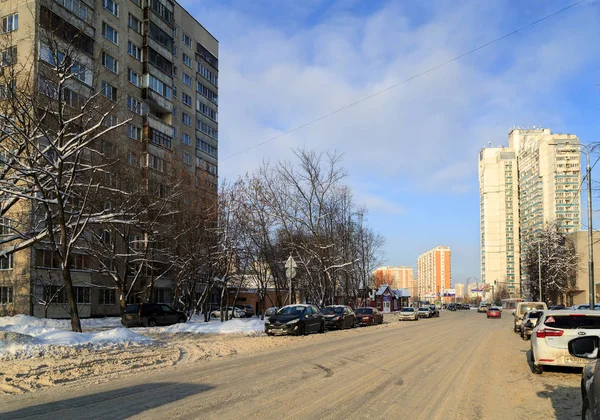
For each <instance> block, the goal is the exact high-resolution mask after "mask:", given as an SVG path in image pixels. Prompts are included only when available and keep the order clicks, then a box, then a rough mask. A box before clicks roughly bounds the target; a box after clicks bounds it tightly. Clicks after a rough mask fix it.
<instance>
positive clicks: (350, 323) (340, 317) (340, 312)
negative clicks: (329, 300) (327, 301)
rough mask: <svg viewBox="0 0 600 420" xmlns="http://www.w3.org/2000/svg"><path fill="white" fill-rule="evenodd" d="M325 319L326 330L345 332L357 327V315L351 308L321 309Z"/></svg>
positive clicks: (328, 307) (334, 306)
mask: <svg viewBox="0 0 600 420" xmlns="http://www.w3.org/2000/svg"><path fill="white" fill-rule="evenodd" d="M321 313H322V314H323V318H324V319H325V328H327V329H333V328H335V329H338V330H343V329H346V328H354V327H356V315H354V311H353V310H352V308H350V307H349V306H344V305H332V306H326V307H324V308H323V309H321Z"/></svg>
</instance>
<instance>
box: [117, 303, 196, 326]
mask: <svg viewBox="0 0 600 420" xmlns="http://www.w3.org/2000/svg"><path fill="white" fill-rule="evenodd" d="M186 321H187V316H186V315H185V313H183V312H180V311H176V310H175V309H173V308H172V307H171V306H169V305H166V304H164V303H135V304H131V305H127V306H126V307H125V312H124V313H123V316H122V317H121V324H123V325H124V326H125V327H128V328H129V327H156V326H158V325H171V324H177V323H181V322H186Z"/></svg>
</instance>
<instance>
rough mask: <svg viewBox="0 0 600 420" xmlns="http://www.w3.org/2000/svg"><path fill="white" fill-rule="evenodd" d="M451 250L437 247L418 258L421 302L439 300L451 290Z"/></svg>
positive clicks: (445, 247)
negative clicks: (444, 293)
mask: <svg viewBox="0 0 600 420" xmlns="http://www.w3.org/2000/svg"><path fill="white" fill-rule="evenodd" d="M451 283H452V281H451V265H450V248H449V247H447V246H436V247H435V248H433V249H430V250H429V251H427V252H424V253H423V254H421V255H419V257H418V258H417V294H418V297H419V298H420V299H421V300H429V301H431V302H433V301H435V300H438V299H439V298H438V296H442V294H443V292H444V290H446V289H450V284H451Z"/></svg>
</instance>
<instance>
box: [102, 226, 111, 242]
mask: <svg viewBox="0 0 600 420" xmlns="http://www.w3.org/2000/svg"><path fill="white" fill-rule="evenodd" d="M102 243H103V244H104V245H111V244H112V238H111V234H110V232H109V231H108V230H103V231H102Z"/></svg>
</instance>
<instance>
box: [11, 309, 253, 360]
mask: <svg viewBox="0 0 600 420" xmlns="http://www.w3.org/2000/svg"><path fill="white" fill-rule="evenodd" d="M81 324H82V328H84V330H87V331H88V332H84V333H74V332H72V331H70V329H71V325H70V320H66V319H40V318H35V317H31V316H27V315H16V316H9V317H0V359H7V358H23V357H40V356H42V355H44V354H46V352H48V351H50V350H51V353H56V351H57V347H76V348H87V349H90V350H108V349H114V348H120V347H128V346H144V345H151V344H154V340H153V339H151V338H149V337H148V335H151V336H152V337H154V338H156V337H157V336H160V335H161V334H176V333H191V334H243V335H256V334H260V333H262V332H263V331H264V328H265V324H264V321H261V320H260V319H258V318H249V319H234V320H231V321H227V322H218V321H211V322H204V320H203V319H202V318H201V317H192V319H191V320H190V321H188V322H187V323H185V324H175V325H170V326H168V327H154V328H132V329H128V328H123V327H122V326H121V322H120V319H119V318H117V317H114V318H97V319H82V320H81ZM89 330H92V331H89Z"/></svg>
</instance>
